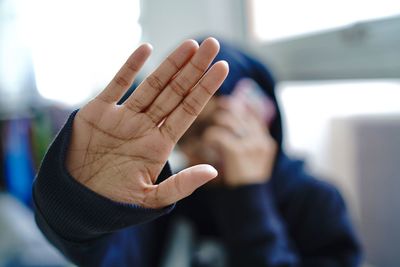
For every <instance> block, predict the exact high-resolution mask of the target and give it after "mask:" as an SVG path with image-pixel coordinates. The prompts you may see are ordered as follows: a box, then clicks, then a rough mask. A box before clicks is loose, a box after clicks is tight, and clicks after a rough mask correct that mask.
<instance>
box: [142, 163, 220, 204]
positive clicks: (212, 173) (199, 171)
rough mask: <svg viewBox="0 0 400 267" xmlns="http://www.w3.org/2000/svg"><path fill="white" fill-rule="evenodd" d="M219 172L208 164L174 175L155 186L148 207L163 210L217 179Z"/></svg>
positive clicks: (150, 194)
mask: <svg viewBox="0 0 400 267" xmlns="http://www.w3.org/2000/svg"><path fill="white" fill-rule="evenodd" d="M217 175H218V172H217V170H216V169H215V168H214V167H212V166H211V165H208V164H200V165H196V166H192V167H190V168H187V169H184V170H182V171H180V172H179V173H177V174H174V175H172V176H171V177H169V178H168V179H166V180H165V181H163V182H162V183H160V184H158V185H155V188H154V190H151V191H150V192H149V195H148V196H147V200H148V201H146V202H147V203H146V204H147V206H148V207H150V208H162V207H165V206H168V205H171V204H173V203H175V202H177V201H179V200H181V199H183V198H185V197H187V196H189V195H190V194H192V193H193V191H194V190H196V189H197V188H199V187H200V186H202V185H203V184H205V183H207V182H208V181H210V180H211V179H213V178H215V177H217Z"/></svg>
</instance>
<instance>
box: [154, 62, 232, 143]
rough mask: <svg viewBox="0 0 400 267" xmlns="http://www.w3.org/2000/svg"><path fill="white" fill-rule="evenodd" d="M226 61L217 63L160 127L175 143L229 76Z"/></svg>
mask: <svg viewBox="0 0 400 267" xmlns="http://www.w3.org/2000/svg"><path fill="white" fill-rule="evenodd" d="M228 71H229V67H228V63H227V62H226V61H219V62H217V63H215V64H214V65H213V66H212V67H211V68H210V69H209V70H208V71H207V73H206V74H205V75H204V76H203V78H202V79H201V80H200V82H199V83H198V84H197V85H196V86H195V87H194V89H193V90H192V91H191V92H190V93H189V95H187V96H186V97H185V98H184V99H183V101H182V102H181V103H180V104H179V105H178V107H177V108H176V109H175V110H174V111H173V112H172V113H171V114H170V115H169V116H168V117H167V118H166V120H165V121H164V123H163V124H162V125H161V127H160V131H161V133H162V134H163V135H164V136H167V137H168V138H170V139H171V140H172V141H173V142H174V143H176V142H177V141H178V139H179V138H180V137H181V136H182V135H183V133H184V132H185V131H186V130H187V129H188V128H189V126H190V125H191V124H192V123H193V121H194V120H195V119H196V117H197V116H198V115H199V114H200V112H201V110H202V109H203V108H204V106H205V105H206V104H207V102H208V101H209V100H210V98H211V97H212V96H213V94H214V93H215V92H216V91H217V89H218V88H219V87H220V86H221V84H222V82H223V81H224V80H225V78H226V76H227V75H228Z"/></svg>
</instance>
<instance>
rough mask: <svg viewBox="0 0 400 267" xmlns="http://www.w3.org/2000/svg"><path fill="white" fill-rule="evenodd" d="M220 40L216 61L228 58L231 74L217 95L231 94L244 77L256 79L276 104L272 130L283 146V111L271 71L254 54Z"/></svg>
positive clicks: (272, 133) (273, 135)
mask: <svg viewBox="0 0 400 267" xmlns="http://www.w3.org/2000/svg"><path fill="white" fill-rule="evenodd" d="M201 40H202V39H201ZM200 42H201V41H200ZM219 42H220V46H221V47H220V51H219V53H218V55H217V57H216V58H215V60H214V62H216V61H219V60H226V61H227V62H228V63H229V74H228V77H227V78H226V80H225V81H224V83H223V84H222V86H221V88H220V89H219V90H218V91H217V95H229V94H231V93H232V90H233V89H234V88H235V85H236V84H237V82H238V81H240V80H241V79H243V78H249V79H252V80H253V81H255V82H256V83H257V84H258V85H259V86H260V88H261V89H262V90H263V91H264V92H265V93H266V94H267V95H268V97H269V98H270V99H271V100H272V101H273V103H274V104H275V107H276V115H275V118H274V120H273V121H272V122H271V125H270V132H271V135H272V137H273V138H274V139H275V140H276V141H277V143H278V144H279V146H280V147H281V145H282V121H281V112H280V110H279V106H278V102H277V100H276V96H275V81H274V78H273V76H272V74H271V72H270V71H269V69H268V67H267V66H266V65H265V64H263V63H262V62H260V61H259V60H257V59H256V58H254V57H253V56H252V55H250V54H248V53H245V52H244V51H243V50H242V49H239V48H238V47H235V46H234V45H232V44H229V43H227V42H225V41H221V40H219Z"/></svg>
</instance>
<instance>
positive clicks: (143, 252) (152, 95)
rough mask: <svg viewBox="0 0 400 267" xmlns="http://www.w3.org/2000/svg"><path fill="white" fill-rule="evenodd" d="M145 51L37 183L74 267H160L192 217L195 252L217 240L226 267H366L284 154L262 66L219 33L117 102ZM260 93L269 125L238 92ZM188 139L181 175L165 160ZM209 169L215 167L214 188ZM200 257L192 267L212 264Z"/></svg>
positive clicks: (175, 55) (335, 217)
mask: <svg viewBox="0 0 400 267" xmlns="http://www.w3.org/2000/svg"><path fill="white" fill-rule="evenodd" d="M220 46H221V48H220V51H219V47H220ZM149 54H150V47H149V46H148V45H143V46H141V47H139V48H138V49H137V50H136V51H135V52H134V53H133V54H132V56H131V57H130V58H129V59H128V61H127V63H126V64H125V65H124V66H123V67H122V69H121V70H120V71H119V73H117V75H116V77H115V78H114V79H113V81H112V82H111V83H110V84H109V85H108V86H107V87H106V89H105V90H104V91H103V92H101V93H100V94H99V96H97V97H96V98H95V99H93V100H92V101H90V102H89V103H88V104H87V105H85V106H84V107H83V108H81V109H80V110H79V111H75V112H74V113H72V115H71V116H70V118H69V119H68V121H67V122H66V124H65V126H64V128H63V129H62V130H61V131H60V133H59V134H58V136H57V137H56V139H55V141H54V142H53V143H52V145H51V146H50V148H49V150H48V152H47V154H46V156H45V158H44V160H43V163H42V166H41V168H40V170H39V172H38V175H37V178H36V180H35V182H34V185H33V196H34V203H35V209H36V211H35V213H36V221H37V224H38V226H39V227H40V229H41V230H42V231H43V233H44V234H45V235H46V237H47V238H48V239H49V241H50V242H51V243H52V244H54V245H55V246H56V247H57V248H58V249H59V250H60V251H61V252H62V253H63V254H64V255H65V256H66V257H67V258H69V259H70V260H71V261H72V262H74V263H76V264H78V265H79V266H160V265H162V264H163V262H162V260H161V259H163V258H165V255H166V254H168V253H169V251H170V247H171V246H172V245H171V242H170V240H171V237H170V236H169V234H171V232H170V231H169V230H168V229H171V226H173V225H174V223H175V222H176V221H177V218H178V219H179V218H185V220H186V221H188V222H190V225H191V226H190V227H191V229H193V232H194V233H195V238H192V239H194V243H195V244H196V243H199V241H201V240H202V239H212V240H217V243H218V244H221V247H222V249H221V251H223V255H224V256H223V257H225V258H226V262H225V266H358V265H359V264H360V261H361V252H360V244H359V242H358V240H357V238H356V236H355V233H354V231H353V229H352V226H351V224H350V221H349V218H348V215H347V211H346V208H345V204H344V202H343V200H342V198H341V196H340V194H339V192H338V191H337V190H336V189H335V188H334V187H333V186H331V185H329V184H327V183H325V182H322V181H320V180H317V179H316V178H314V177H312V176H311V175H309V174H307V173H306V172H305V171H304V169H303V164H302V162H300V161H296V160H292V159H290V158H289V157H288V156H286V154H285V153H284V151H283V149H282V146H281V144H282V127H281V120H280V112H279V107H278V104H277V101H276V98H275V93H274V81H273V78H272V76H271V74H270V72H269V71H268V70H267V69H266V68H265V66H263V65H262V64H261V63H260V62H259V61H257V60H255V59H254V58H252V57H251V56H249V55H247V54H246V53H243V52H242V51H240V50H239V49H237V48H235V47H234V46H232V45H229V44H227V43H221V45H219V43H218V42H217V41H216V40H215V39H213V38H208V39H205V40H204V41H203V42H202V43H201V45H200V46H198V45H197V42H195V41H193V40H188V41H185V42H184V43H183V44H181V45H180V46H179V47H178V48H177V49H176V50H175V51H174V52H172V53H171V54H170V55H169V56H168V57H167V59H166V60H165V61H164V62H163V63H162V64H161V65H160V66H159V67H158V68H157V69H156V70H155V71H154V72H153V73H152V74H151V75H150V76H148V77H147V78H146V79H144V81H143V82H142V83H141V84H140V85H139V86H138V87H137V88H136V89H135V90H134V91H133V93H132V94H131V95H130V96H128V97H125V98H126V100H125V101H124V102H123V103H120V104H117V103H118V100H119V99H120V98H121V97H122V95H123V94H124V92H125V91H126V90H127V89H128V88H129V86H130V85H131V83H132V81H133V78H134V76H135V75H136V73H137V72H138V70H139V69H140V67H141V66H142V65H143V63H144V61H145V60H146V59H147V57H148V56H149ZM223 60H226V61H228V62H229V75H228V65H227V63H226V62H225V61H223ZM212 62H215V63H214V64H213V65H212V66H211V68H209V69H208V67H209V65H210V64H212ZM207 69H208V70H207ZM227 75H228V77H227V78H226V80H225V81H224V79H225V77H226V76H227ZM244 78H245V80H244ZM243 81H244V83H243ZM249 81H250V82H249ZM221 84H222V86H221ZM239 85H240V86H239ZM257 86H258V87H259V88H261V90H262V91H263V94H265V99H268V101H269V102H268V103H269V109H264V115H269V116H263V114H261V113H262V112H258V111H257V109H255V108H254V107H252V104H251V103H252V102H250V101H247V102H245V101H240V99H244V98H246V97H243V94H237V90H236V89H237V88H238V87H257ZM219 87H220V89H219V91H218V93H217V94H218V96H215V97H213V98H212V99H211V96H212V94H214V93H215V92H216V90H217V88H219ZM249 90H250V91H251V90H252V89H249ZM239 91H240V90H239ZM242 92H243V90H242ZM258 93H259V92H258ZM128 95H129V94H128ZM237 95H239V96H237ZM259 98H262V99H264V97H259ZM210 99H211V100H210ZM207 102H208V104H207V105H206V103H207ZM263 103H267V102H263ZM204 107H205V108H204ZM203 108H204V111H203V112H201V113H200V111H201V110H202V109H203ZM196 117H197V118H198V120H196V122H195V123H194V124H193V125H192V126H191V127H190V128H189V125H191V124H192V123H193V121H194V119H195V118H196ZM188 128H189V130H188ZM182 136H183V137H182ZM181 137H182V139H181V141H179V147H180V149H181V151H182V152H183V153H184V154H186V156H187V158H188V162H189V164H190V165H192V164H195V165H194V166H193V167H188V168H185V169H183V170H181V171H179V172H178V173H176V174H172V172H171V170H170V167H169V164H168V163H166V162H167V158H168V155H169V154H170V153H171V151H172V149H173V147H174V145H175V144H176V143H177V142H178V140H179V139H180V138H181ZM203 163H211V164H213V165H215V167H216V168H217V170H218V173H219V175H218V177H217V178H216V179H214V178H215V177H216V176H217V171H216V170H215V169H214V168H213V167H211V165H209V164H203ZM211 180H213V181H211ZM207 182H209V183H208V184H207V185H206V186H203V187H201V188H199V187H200V186H202V185H204V184H205V183H207ZM197 188H199V189H198V190H196V189H197ZM195 190H196V191H195ZM194 191H195V192H194ZM177 201H179V202H177ZM175 202H177V203H176V204H174V203H175ZM178 221H179V220H178ZM172 229H173V227H172ZM181 241H182V240H181ZM181 243H182V244H186V243H185V242H183V241H182V242H181ZM195 247H197V251H198V250H199V249H200V248H201V246H200V245H198V246H197V245H195ZM195 251H196V249H194V251H192V252H190V254H191V256H192V259H190V261H189V263H190V264H192V266H217V264H216V261H214V262H212V261H211V262H210V261H209V262H206V263H204V262H202V261H201V260H198V259H197V260H196V259H195V258H196V255H197V254H196V252H195ZM182 253H183V251H182ZM197 258H199V257H197ZM200 258H201V257H200ZM213 264H214V265H213ZM175 266H178V265H175Z"/></svg>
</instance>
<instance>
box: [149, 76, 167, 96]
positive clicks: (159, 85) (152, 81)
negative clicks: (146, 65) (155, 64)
mask: <svg viewBox="0 0 400 267" xmlns="http://www.w3.org/2000/svg"><path fill="white" fill-rule="evenodd" d="M146 82H147V84H148V85H149V86H150V87H151V88H153V89H155V90H156V91H157V92H160V91H162V89H163V88H164V83H163V82H162V81H161V80H160V78H158V77H157V76H156V75H154V74H152V75H150V76H148V77H147V78H146Z"/></svg>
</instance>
